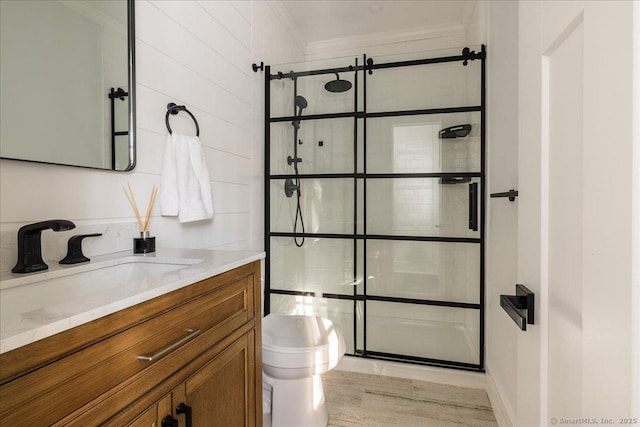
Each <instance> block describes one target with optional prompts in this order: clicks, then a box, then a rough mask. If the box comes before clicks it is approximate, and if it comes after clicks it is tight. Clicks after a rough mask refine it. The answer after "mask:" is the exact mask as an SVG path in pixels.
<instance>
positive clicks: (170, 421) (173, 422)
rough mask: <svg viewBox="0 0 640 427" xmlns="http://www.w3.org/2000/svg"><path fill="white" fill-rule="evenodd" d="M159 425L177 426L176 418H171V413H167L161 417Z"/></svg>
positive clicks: (166, 426)
mask: <svg viewBox="0 0 640 427" xmlns="http://www.w3.org/2000/svg"><path fill="white" fill-rule="evenodd" d="M160 425H161V427H178V420H176V419H175V418H173V417H172V416H171V415H167V416H166V417H164V418H163V419H162V424H160Z"/></svg>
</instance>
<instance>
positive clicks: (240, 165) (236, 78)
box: [0, 0, 302, 271]
mask: <svg viewBox="0 0 640 427" xmlns="http://www.w3.org/2000/svg"><path fill="white" fill-rule="evenodd" d="M259 3H262V2H259ZM287 28H288V27H287ZM136 30H137V31H136V55H137V56H136V72H137V76H136V77H137V85H136V88H137V95H138V98H137V109H136V113H137V126H138V128H137V136H138V140H137V146H138V147H137V156H138V166H137V168H136V169H135V170H134V171H133V172H129V173H113V172H106V171H98V170H91V169H82V168H72V167H63V166H55V165H40V164H33V163H24V162H15V161H8V160H0V191H1V193H0V196H1V200H0V261H1V267H0V270H1V271H7V270H10V269H11V267H12V266H13V265H14V263H15V260H16V257H17V251H16V241H17V239H16V232H17V230H18V228H19V227H21V226H22V225H25V224H27V223H31V222H35V221H41V220H45V219H51V218H65V219H69V220H72V221H74V222H75V223H76V225H77V229H76V230H73V231H70V232H65V233H54V232H50V231H47V232H44V233H43V255H44V258H45V260H46V261H57V260H58V259H60V257H61V256H63V255H64V252H65V251H66V240H67V239H68V237H69V236H71V235H73V234H79V233H89V232H102V233H103V234H104V235H103V237H101V238H97V239H93V240H92V241H91V242H89V241H87V242H86V246H85V250H86V251H87V253H88V254H89V255H97V254H100V253H107V252H114V251H119V250H127V249H129V248H130V247H131V238H132V237H134V236H135V235H136V233H137V231H136V229H137V227H136V225H135V219H134V215H133V212H132V210H131V207H130V206H129V204H128V202H127V200H126V198H125V196H124V194H122V187H124V186H126V185H127V184H129V183H130V184H131V186H132V188H133V191H134V193H135V195H136V197H137V200H138V203H139V204H140V205H142V206H146V200H147V198H148V194H149V191H150V189H151V187H152V185H153V184H154V183H155V184H158V183H159V181H160V172H161V165H162V155H163V151H164V145H165V142H166V138H167V130H166V126H165V113H166V105H167V103H169V102H176V103H177V104H180V105H182V104H184V105H187V107H188V108H189V110H190V111H191V112H192V113H193V114H194V115H195V116H196V118H197V119H198V123H199V125H200V137H201V141H202V144H203V146H204V147H205V148H204V152H205V158H206V161H207V164H208V166H209V172H210V178H211V181H212V184H211V185H212V193H213V199H214V218H213V219H212V220H210V221H198V222H195V223H188V224H180V223H179V222H178V220H177V218H174V217H161V216H159V206H157V205H156V206H155V208H154V215H153V217H152V219H151V222H150V229H151V233H152V234H153V235H155V236H157V238H158V246H159V247H163V246H165V247H167V246H171V247H191V248H213V247H215V248H221V249H247V248H249V247H251V248H254V249H261V248H262V240H263V236H262V216H263V207H262V192H263V181H262V179H263V170H264V169H263V166H262V165H263V155H264V154H263V153H264V132H263V130H264V125H263V122H262V118H263V116H264V110H263V107H264V101H263V94H264V85H263V74H261V73H253V71H252V70H251V63H252V62H255V61H257V62H260V61H265V62H266V63H269V61H270V60H271V57H272V56H273V55H274V53H273V52H277V54H278V56H279V57H281V58H287V59H288V60H290V61H295V60H299V59H301V58H302V53H301V49H300V47H299V46H298V45H296V43H295V41H294V40H293V38H292V37H291V35H290V34H289V33H288V32H287V30H285V25H284V23H283V22H282V21H281V20H280V19H279V18H277V17H276V16H275V15H274V14H273V13H272V11H271V8H270V7H269V6H268V5H267V4H264V3H263V4H260V5H258V6H257V7H255V8H254V2H249V1H235V2H226V1H217V2H197V1H186V0H184V1H146V0H136ZM267 33H268V34H269V38H268V39H265V38H264V37H263V36H264V35H265V34H267ZM170 120H171V126H172V129H174V130H175V131H176V132H183V133H193V131H194V127H193V123H192V122H191V118H190V117H189V116H188V115H186V114H184V113H182V114H179V115H178V116H171V118H170ZM156 204H157V202H156ZM142 209H144V208H142Z"/></svg>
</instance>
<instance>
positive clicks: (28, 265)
mask: <svg viewBox="0 0 640 427" xmlns="http://www.w3.org/2000/svg"><path fill="white" fill-rule="evenodd" d="M73 228H76V225H75V224H74V223H72V222H71V221H67V220H64V219H52V220H49V221H42V222H36V223H34V224H29V225H25V226H24V227H21V228H20V229H19V230H18V262H17V263H16V266H15V267H13V268H12V269H11V272H12V273H33V272H34V271H42V270H46V269H47V268H49V266H48V265H47V264H45V263H44V261H43V260H42V245H41V241H40V234H41V233H42V230H48V229H52V230H53V231H67V230H71V229H73Z"/></svg>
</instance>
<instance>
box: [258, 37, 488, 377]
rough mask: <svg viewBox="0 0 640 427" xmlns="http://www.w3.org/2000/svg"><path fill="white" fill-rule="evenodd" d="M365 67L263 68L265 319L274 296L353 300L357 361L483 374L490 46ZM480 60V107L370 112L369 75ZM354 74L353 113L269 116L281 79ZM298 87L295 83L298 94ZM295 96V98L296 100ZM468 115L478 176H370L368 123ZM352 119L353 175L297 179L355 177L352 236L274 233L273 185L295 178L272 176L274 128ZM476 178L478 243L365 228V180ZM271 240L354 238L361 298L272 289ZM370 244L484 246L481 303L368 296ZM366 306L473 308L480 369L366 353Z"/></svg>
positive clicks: (365, 63) (367, 62) (368, 60)
mask: <svg viewBox="0 0 640 427" xmlns="http://www.w3.org/2000/svg"><path fill="white" fill-rule="evenodd" d="M363 58H364V60H363V65H360V64H358V60H357V59H355V60H354V64H353V65H349V66H345V67H339V68H327V69H318V70H310V71H301V72H293V71H292V72H289V73H282V72H278V73H276V74H271V67H270V66H268V65H267V66H265V68H264V78H265V80H264V85H265V115H264V126H265V127H264V137H265V157H264V171H265V176H264V178H265V179H264V194H265V204H264V218H265V223H264V230H265V236H264V237H265V239H264V248H265V252H266V259H265V272H264V274H265V289H264V314H265V316H266V315H267V314H269V313H270V311H271V310H270V309H271V298H270V297H271V295H272V294H275V295H289V296H311V297H318V298H326V299H334V300H349V301H353V310H354V316H353V336H354V350H355V354H352V355H353V356H359V357H363V358H368V359H379V360H390V361H399V362H405V363H414V364H420V365H429V366H438V367H447V368H452V369H460V370H470V371H481V372H484V325H485V322H484V316H485V303H484V300H485V267H484V264H485V262H484V261H485V220H484V218H485V172H486V170H485V166H486V163H485V142H486V141H485V123H486V121H485V113H486V108H485V105H486V90H485V83H486V47H485V46H484V45H482V47H481V50H480V51H479V52H474V51H471V50H469V49H468V48H465V49H463V51H462V54H461V55H456V56H446V57H438V58H426V59H418V60H412V61H398V62H388V63H380V64H375V63H374V62H373V60H372V59H371V58H367V57H366V55H365V56H363ZM473 60H479V61H481V67H480V105H473V106H464V107H453V108H433V109H418V110H403V111H390V112H371V113H368V112H367V100H366V92H367V75H370V74H372V73H373V72H374V71H375V70H377V69H386V68H397V67H411V66H416V65H426V64H437V63H445V62H462V63H463V65H466V64H467V61H473ZM359 71H363V73H362V76H363V92H364V94H363V110H360V111H359V110H358V72H359ZM350 72H353V73H354V85H353V87H354V107H353V111H351V112H344V113H334V114H310V115H305V116H299V115H298V116H296V115H295V105H294V115H292V116H285V117H271V111H270V110H271V96H270V93H271V90H270V89H271V86H270V84H271V80H277V79H293V80H295V79H297V78H298V77H304V76H313V75H322V74H335V73H350ZM296 87H297V85H295V84H294V92H295V91H296V90H297V89H295V88H296ZM296 95H297V93H294V96H293V99H294V100H295V96H296ZM464 112H479V113H480V172H430V173H375V174H374V173H367V156H366V150H367V125H366V121H367V118H381V117H393V116H412V115H429V114H448V113H464ZM350 117H352V118H353V120H354V131H353V133H354V135H353V144H354V146H353V150H354V156H353V158H354V159H353V173H321V174H318V173H316V174H299V175H297V179H300V180H304V179H318V178H321V179H345V178H352V179H353V180H354V200H353V203H354V212H353V216H354V218H353V220H354V223H353V233H352V234H328V233H298V232H276V231H271V210H270V208H271V194H270V192H271V185H270V184H271V180H282V179H288V178H292V179H293V178H295V176H294V175H293V174H271V141H270V139H271V124H272V123H278V122H292V121H294V120H301V121H304V120H322V119H335V118H350ZM359 119H361V120H363V135H362V137H363V151H364V152H363V153H362V154H363V156H362V159H363V160H362V161H363V165H362V166H363V168H362V172H358V120H359ZM457 177H462V178H469V179H471V178H477V179H478V180H479V182H480V191H479V194H478V197H479V205H480V212H479V220H478V223H477V226H478V231H479V237H478V238H464V237H435V236H397V235H378V234H376V235H373V234H368V233H367V229H366V224H367V180H374V179H385V178H389V179H394V178H445V179H446V178H457ZM358 180H361V182H362V184H363V192H364V194H363V195H362V200H363V207H362V210H363V212H362V214H363V226H362V227H363V231H362V232H361V233H359V232H358V224H357V217H358V209H357V207H358ZM272 237H290V238H295V237H298V238H302V237H311V238H323V239H352V240H353V251H354V258H353V260H354V265H353V279H354V281H355V280H356V279H357V271H358V265H357V259H358V258H357V251H358V242H361V243H362V251H363V254H362V259H363V266H362V267H363V275H364V278H365V279H364V280H363V287H364V291H363V293H362V294H358V293H357V287H355V286H354V292H353V295H346V294H334V293H321V294H318V293H317V292H306V291H294V290H285V289H272V288H271V285H270V275H271V269H270V261H271V258H270V257H271V251H270V245H271V238H272ZM367 240H392V241H402V240H404V241H419V242H449V243H473V244H478V245H479V246H480V271H479V272H478V273H479V275H480V277H479V283H480V293H479V294H480V298H479V302H478V303H463V302H455V301H440V300H428V299H414V298H399V297H392V296H377V295H368V293H367V280H366V278H367V277H368V276H367V244H366V243H367ZM367 301H380V302H392V303H403V304H414V305H429V306H441V307H455V308H464V309H474V310H478V311H479V326H480V328H479V335H480V336H479V355H478V361H479V363H478V364H472V363H463V362H457V361H450V360H441V359H432V358H425V357H415V356H410V355H403V354H394V353H382V352H376V351H371V350H368V349H367V339H366V336H367V320H366V309H367ZM358 303H361V304H362V307H363V318H364V321H363V335H364V336H363V340H362V343H363V348H362V349H358V340H357V333H358V327H357V309H358Z"/></svg>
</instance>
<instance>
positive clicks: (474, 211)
mask: <svg viewBox="0 0 640 427" xmlns="http://www.w3.org/2000/svg"><path fill="white" fill-rule="evenodd" d="M469 230H473V231H478V183H477V182H473V183H471V184H469Z"/></svg>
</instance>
